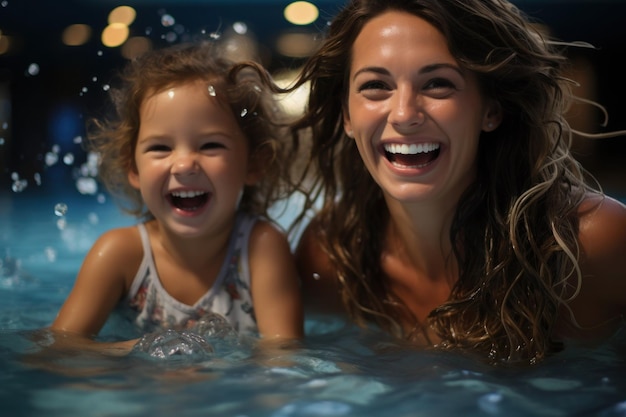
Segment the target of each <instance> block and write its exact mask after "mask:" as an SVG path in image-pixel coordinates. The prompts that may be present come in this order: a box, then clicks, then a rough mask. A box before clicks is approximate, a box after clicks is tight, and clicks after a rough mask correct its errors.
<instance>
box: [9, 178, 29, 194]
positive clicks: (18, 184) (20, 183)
mask: <svg viewBox="0 0 626 417" xmlns="http://www.w3.org/2000/svg"><path fill="white" fill-rule="evenodd" d="M27 186H28V181H26V180H16V181H14V182H13V185H11V189H12V190H13V192H14V193H21V192H22V191H24V190H25V189H26V187H27Z"/></svg>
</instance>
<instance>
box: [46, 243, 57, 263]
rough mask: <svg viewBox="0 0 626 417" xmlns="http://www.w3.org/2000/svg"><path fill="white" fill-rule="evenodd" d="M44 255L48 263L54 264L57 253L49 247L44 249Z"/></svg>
mask: <svg viewBox="0 0 626 417" xmlns="http://www.w3.org/2000/svg"><path fill="white" fill-rule="evenodd" d="M44 254H45V255H46V259H48V261H50V262H54V261H56V259H57V252H56V251H55V250H54V248H51V247H50V246H48V247H47V248H46V249H44Z"/></svg>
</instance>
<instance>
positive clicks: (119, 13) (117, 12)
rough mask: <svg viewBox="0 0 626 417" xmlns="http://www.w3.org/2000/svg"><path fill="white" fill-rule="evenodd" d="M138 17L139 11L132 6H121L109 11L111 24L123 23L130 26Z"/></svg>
mask: <svg viewBox="0 0 626 417" xmlns="http://www.w3.org/2000/svg"><path fill="white" fill-rule="evenodd" d="M135 17H137V12H135V9H133V8H132V7H130V6H119V7H116V8H115V9H113V10H111V13H109V20H108V21H109V24H113V23H121V24H123V25H126V26H130V25H131V24H132V23H133V22H134V21H135Z"/></svg>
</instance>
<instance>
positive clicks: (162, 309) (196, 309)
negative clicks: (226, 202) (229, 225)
mask: <svg viewBox="0 0 626 417" xmlns="http://www.w3.org/2000/svg"><path fill="white" fill-rule="evenodd" d="M256 221H257V217H254V216H250V215H247V214H244V213H239V214H238V215H237V218H236V222H235V227H234V228H233V233H232V234H231V237H230V241H229V243H228V252H227V255H226V258H225V262H224V264H223V265H222V267H221V269H220V272H219V275H218V277H217V279H216V281H215V284H214V285H213V287H212V288H211V289H210V290H209V291H208V292H207V293H206V294H204V295H203V296H202V297H201V298H200V299H199V300H198V301H197V302H196V303H195V304H194V305H187V304H184V303H181V302H180V301H178V300H176V299H175V298H173V297H172V296H171V295H170V294H168V293H167V292H166V291H165V289H164V288H163V286H162V285H161V281H160V279H159V276H158V274H157V270H156V267H155V264H154V259H153V257H152V248H151V247H150V240H149V239H148V232H147V231H146V227H145V225H144V224H143V223H141V224H138V225H137V227H138V228H139V233H140V235H141V242H142V245H143V253H144V255H143V260H142V261H141V265H140V266H139V270H138V271H137V274H136V275H135V278H134V280H133V283H132V284H131V287H130V290H129V292H128V294H127V295H126V298H125V299H124V301H123V302H122V304H121V305H120V306H119V308H120V310H121V312H122V314H124V315H125V316H126V317H129V318H130V319H131V320H132V321H133V322H134V324H135V325H136V326H138V327H139V328H140V329H141V330H144V331H155V330H158V329H166V328H187V327H189V326H191V325H193V324H194V323H195V322H196V321H197V320H198V319H200V318H201V317H202V316H203V315H205V314H206V313H207V312H214V313H218V314H221V315H222V316H224V317H225V318H226V319H227V320H228V321H229V323H230V324H231V325H232V326H233V327H234V328H235V330H237V331H238V332H239V333H256V332H257V331H258V328H257V325H256V319H255V316H254V309H253V307H252V295H251V294H250V270H249V268H248V240H249V238H250V232H251V231H252V227H253V226H254V224H255V222H256Z"/></svg>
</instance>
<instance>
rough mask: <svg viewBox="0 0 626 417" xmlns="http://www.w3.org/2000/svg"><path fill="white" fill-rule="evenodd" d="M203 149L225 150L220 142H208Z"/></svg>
mask: <svg viewBox="0 0 626 417" xmlns="http://www.w3.org/2000/svg"><path fill="white" fill-rule="evenodd" d="M201 148H202V149H204V150H211V149H221V148H225V146H224V144H222V143H219V142H207V143H205V144H203V145H202V146H201Z"/></svg>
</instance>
